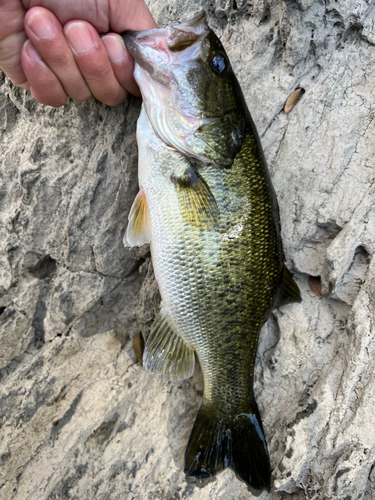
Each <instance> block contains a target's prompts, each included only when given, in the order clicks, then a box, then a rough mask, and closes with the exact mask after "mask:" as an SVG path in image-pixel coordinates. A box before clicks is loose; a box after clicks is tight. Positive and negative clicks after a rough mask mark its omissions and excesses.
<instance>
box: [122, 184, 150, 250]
mask: <svg viewBox="0 0 375 500" xmlns="http://www.w3.org/2000/svg"><path fill="white" fill-rule="evenodd" d="M128 219H129V224H128V227H127V228H126V232H125V236H124V245H125V246H126V247H141V246H142V245H144V244H145V243H150V241H151V225H150V216H149V213H148V207H147V200H146V195H145V193H144V191H143V189H142V188H141V189H140V190H139V192H138V194H137V196H136V197H135V200H134V202H133V205H132V207H131V209H130V213H129V217H128Z"/></svg>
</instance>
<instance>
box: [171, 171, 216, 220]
mask: <svg viewBox="0 0 375 500" xmlns="http://www.w3.org/2000/svg"><path fill="white" fill-rule="evenodd" d="M172 181H173V182H174V183H175V184H176V189H177V195H178V204H179V207H180V210H181V214H182V216H183V217H184V219H185V220H186V221H187V222H188V223H189V224H190V225H192V226H199V227H201V228H202V229H215V228H217V227H218V226H219V222H220V218H219V210H218V207H217V204H216V200H215V198H214V196H213V194H212V192H211V190H210V188H209V186H208V184H207V183H206V181H205V180H204V179H203V177H202V176H201V175H200V174H199V173H198V172H197V171H196V170H195V169H194V167H192V166H190V167H189V168H188V169H187V170H186V171H185V173H184V174H183V175H182V176H180V177H177V176H174V177H172Z"/></svg>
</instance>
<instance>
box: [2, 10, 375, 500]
mask: <svg viewBox="0 0 375 500" xmlns="http://www.w3.org/2000/svg"><path fill="white" fill-rule="evenodd" d="M149 6H150V9H151V12H152V13H153V15H154V17H155V18H156V20H157V22H158V24H159V25H160V26H164V25H167V24H173V23H175V22H178V21H182V20H185V19H187V18H189V17H190V16H191V15H193V14H195V13H196V12H197V11H198V10H200V9H201V8H204V9H205V10H206V11H207V14H208V21H209V24H210V25H211V27H212V28H213V29H215V31H216V32H217V34H218V35H219V36H220V37H221V39H222V41H223V43H224V45H225V47H226V49H227V52H228V55H229V57H230V60H231V63H232V65H233V67H234V70H235V72H236V74H237V76H238V79H239V81H240V83H241V85H242V88H243V90H244V94H245V97H246V99H247V102H248V105H249V108H250V111H251V113H252V116H253V119H254V121H255V123H256V125H257V128H258V131H259V134H260V136H261V140H262V143H263V146H264V150H265V154H266V157H267V160H268V163H269V167H270V172H271V175H272V179H273V183H274V186H275V190H276V193H277V196H278V200H279V205H280V214H281V226H282V237H283V245H284V250H285V254H286V259H287V263H288V266H289V268H290V269H291V270H292V271H293V272H294V273H295V277H296V280H297V281H298V284H299V286H300V288H301V291H302V296H303V301H302V304H291V305H288V306H284V307H282V308H279V309H278V310H275V311H274V312H273V314H272V315H271V317H270V319H269V321H268V323H267V325H265V326H264V328H263V331H262V336H261V339H260V344H259V349H258V360H257V381H256V394H257V400H258V404H259V407H260V410H261V413H262V418H263V424H264V428H265V433H266V438H267V442H268V447H269V452H270V457H271V462H272V467H273V481H274V484H273V492H272V493H270V494H268V493H267V492H263V493H262V494H261V495H260V498H261V499H264V500H271V499H272V500H281V499H292V500H302V499H314V500H323V499H324V500H325V499H339V500H342V499H348V500H349V499H357V498H369V499H371V498H375V472H374V470H375V469H374V468H373V464H374V462H375V457H374V454H375V433H374V428H375V377H374V372H375V359H374V352H375V340H374V332H375V325H374V313H375V300H374V299H375V270H374V269H375V268H374V264H373V262H372V257H373V254H374V249H375V243H374V242H375V229H374V227H375V209H374V198H375V190H374V189H375V188H374V180H375V170H374V163H375V162H374V155H375V146H374V140H373V137H374V132H375V125H374V124H375V121H374V116H375V114H374V113H375V98H374V95H375V92H374V90H375V89H374V87H375V83H374V82H375V47H374V40H375V23H374V19H375V10H374V4H373V2H372V1H371V0H361V1H357V0H340V1H339V2H338V1H335V0H325V1H323V0H316V1H313V0H284V1H282V0H254V1H253V2H246V1H242V0H241V1H240V0H233V1H232V0H216V2H211V1H210V2H208V1H198V0H189V1H187V0H179V1H177V0H172V1H171V2H168V3H166V2H162V1H161V0H150V2H149ZM296 88H303V89H304V90H305V93H304V94H303V96H302V97H301V98H300V99H299V101H298V102H297V104H296V105H295V106H294V108H293V109H292V111H291V112H290V113H289V114H288V115H286V114H285V113H284V111H283V109H284V105H285V102H286V100H287V98H288V97H289V96H290V94H291V93H292V92H293V91H294V90H295V89H296ZM0 92H1V93H0V134H1V143H0V214H1V216H0V342H1V349H0V463H1V468H0V498H1V500H42V499H43V500H45V499H46V500H47V499H48V500H57V499H59V500H60V499H80V500H86V499H87V500H91V499H93V500H94V499H95V500H96V499H97V500H99V499H103V500H108V499H111V500H116V499H124V498H125V499H137V500H138V499H139V500H141V499H142V500H143V499H150V500H153V499H163V500H164V499H165V500H172V499H183V498H189V499H192V500H198V499H199V500H205V499H213V498H214V499H219V500H231V499H233V500H234V499H240V500H245V499H248V498H251V493H250V492H249V491H248V489H247V488H246V486H245V485H244V483H242V482H240V481H239V480H238V479H237V478H236V477H235V475H234V474H233V473H232V471H230V470H226V471H224V472H223V473H221V474H219V475H218V476H217V477H216V478H214V479H212V480H211V481H209V482H208V483H207V484H204V485H203V484H200V483H194V482H186V480H185V476H184V474H183V472H182V468H183V455H184V449H185V446H186V443H187V439H188V436H189V433H190V429H191V427H192V425H193V421H194V418H195V415H196V412H197V409H198V407H199V404H200V401H201V396H202V390H203V383H202V378H201V373H200V370H199V367H197V368H196V371H195V374H194V377H193V378H192V379H189V380H186V381H184V382H182V383H168V384H163V383H160V382H158V381H156V380H154V379H152V378H151V377H150V376H149V375H148V374H147V373H145V371H144V370H143V369H142V368H141V367H140V366H139V365H138V363H137V362H136V358H135V356H134V353H133V351H132V339H133V336H134V334H135V333H137V332H139V331H141V332H142V333H143V334H147V331H148V328H149V326H150V324H151V322H152V319H153V316H154V314H155V312H156V310H157V306H158V300H159V296H158V291H157V286H156V283H155V281H154V279H153V274H152V267H151V264H150V257H149V253H148V248H147V247H144V248H142V249H137V250H129V249H125V248H124V247H123V246H122V237H123V234H124V231H125V228H126V224H127V215H128V212H129V209H130V206H131V203H132V201H133V199H134V197H135V195H136V193H137V180H136V179H137V176H136V170H137V148H136V141H135V123H136V119H137V116H138V113H139V110H140V101H139V100H137V99H135V98H130V99H128V100H127V101H126V102H125V103H123V104H122V105H121V106H119V107H117V108H108V107H106V106H104V105H102V104H100V103H98V102H96V101H95V100H94V99H91V100H90V101H88V102H86V103H73V102H69V103H68V104H67V105H66V106H64V107H63V108H61V109H57V110H54V109H50V108H47V107H44V106H41V105H39V104H37V103H36V102H35V101H34V100H33V99H32V98H31V97H30V95H29V94H28V93H27V92H26V91H23V90H20V89H17V88H15V87H13V86H12V85H11V84H10V82H9V81H8V80H7V79H6V78H5V77H4V76H3V75H2V76H0ZM309 276H314V277H319V278H320V280H321V284H322V294H321V295H317V294H315V293H313V291H312V290H311V289H310V287H309V284H308V278H309ZM202 486H203V488H202Z"/></svg>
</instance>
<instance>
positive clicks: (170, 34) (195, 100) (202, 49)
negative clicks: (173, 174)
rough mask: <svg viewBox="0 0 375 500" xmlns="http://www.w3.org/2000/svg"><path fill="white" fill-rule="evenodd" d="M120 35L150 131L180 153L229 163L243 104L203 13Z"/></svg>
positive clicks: (235, 149)
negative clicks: (184, 19) (139, 91)
mask: <svg viewBox="0 0 375 500" xmlns="http://www.w3.org/2000/svg"><path fill="white" fill-rule="evenodd" d="M123 36H124V40H125V44H126V47H127V48H128V50H129V52H130V53H131V54H132V56H133V57H134V60H135V71H134V76H135V79H136V81H137V83H138V85H139V87H140V90H141V93H142V97H143V102H144V106H145V109H146V113H147V116H148V119H149V122H150V124H151V126H152V128H153V130H154V132H155V133H156V134H157V135H158V136H159V137H160V138H161V139H162V140H163V141H164V142H165V144H166V145H167V146H169V147H172V148H174V149H176V150H177V151H179V152H181V153H182V154H184V155H186V156H189V157H191V158H195V159H197V160H199V161H203V162H205V163H213V164H217V165H221V166H230V165H231V164H232V162H233V159H234V157H235V155H236V154H237V152H238V151H239V149H240V146H241V142H242V137H243V133H244V128H245V123H246V121H245V119H246V109H247V108H246V104H244V98H243V96H242V92H241V89H240V86H239V84H238V81H237V79H236V77H235V75H234V73H233V70H232V67H231V64H230V62H229V59H228V56H227V54H226V52H225V50H224V47H223V46H222V44H221V42H220V40H219V38H218V37H217V36H216V35H215V33H214V32H213V31H212V30H211V29H210V28H209V27H208V25H207V23H206V16H205V13H204V12H201V13H200V14H199V15H198V16H196V17H195V18H194V19H192V20H190V21H187V22H184V23H181V24H178V25H175V26H168V27H166V28H164V29H155V30H149V31H136V32H125V34H124V35H123Z"/></svg>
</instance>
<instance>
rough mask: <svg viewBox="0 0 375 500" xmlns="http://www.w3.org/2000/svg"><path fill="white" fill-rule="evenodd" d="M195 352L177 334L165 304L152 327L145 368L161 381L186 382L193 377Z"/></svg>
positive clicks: (145, 354) (145, 353) (145, 355)
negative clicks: (185, 380)
mask: <svg viewBox="0 0 375 500" xmlns="http://www.w3.org/2000/svg"><path fill="white" fill-rule="evenodd" d="M194 364H195V358H194V350H193V349H192V348H191V347H189V346H188V345H187V344H186V342H185V341H184V340H183V339H182V338H181V337H180V335H179V334H178V333H177V331H176V328H175V326H174V325H173V323H172V321H171V319H170V318H169V316H168V314H167V312H166V310H165V308H164V306H163V304H161V308H160V312H159V314H158V315H157V316H156V318H155V321H154V324H153V325H152V328H151V332H150V335H149V336H148V339H147V341H146V347H145V350H144V353H143V366H144V367H145V368H146V370H147V371H148V372H149V373H150V374H151V375H153V376H154V377H155V378H157V379H159V380H184V379H186V378H189V377H191V376H192V375H193V371H194Z"/></svg>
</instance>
